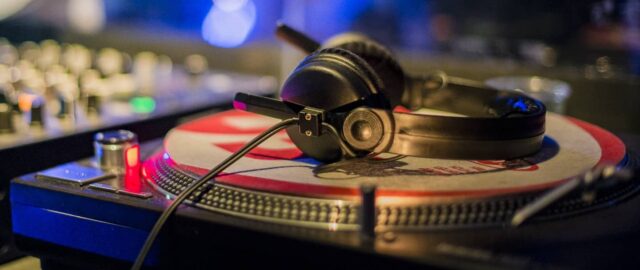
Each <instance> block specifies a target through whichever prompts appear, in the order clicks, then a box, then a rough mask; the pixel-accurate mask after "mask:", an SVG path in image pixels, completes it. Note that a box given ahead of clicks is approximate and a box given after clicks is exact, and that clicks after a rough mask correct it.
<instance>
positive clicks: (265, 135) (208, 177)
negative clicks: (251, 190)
mask: <svg viewBox="0 0 640 270" xmlns="http://www.w3.org/2000/svg"><path fill="white" fill-rule="evenodd" d="M296 123H298V118H290V119H286V120H283V121H281V122H279V123H277V124H275V125H273V126H272V127H271V128H269V129H268V130H266V131H264V132H262V133H261V134H260V135H258V136H257V137H255V138H253V139H252V140H251V141H250V142H248V143H247V144H246V145H245V146H243V147H242V148H241V149H240V150H238V151H237V152H235V153H233V154H232V155H230V156H229V157H227V158H226V159H225V160H224V161H222V162H221V163H220V164H218V165H217V166H216V167H214V168H213V169H211V170H210V171H209V172H208V173H207V174H205V175H204V176H202V177H201V178H200V179H198V181H195V182H193V183H192V184H191V185H189V187H187V188H186V189H185V190H184V191H182V193H180V195H179V196H178V197H176V198H175V199H174V200H173V202H172V203H171V205H169V207H168V208H166V209H165V210H164V211H163V212H162V215H160V217H159V218H158V220H157V221H156V223H155V224H154V225H153V228H152V229H151V232H149V235H148V236H147V239H146V240H145V242H144V245H143V246H142V248H141V249H140V253H138V256H137V257H136V260H135V262H134V264H133V266H132V267H131V269H132V270H139V269H140V268H142V265H143V264H144V261H145V258H146V257H147V254H148V253H149V250H151V247H152V246H153V242H155V240H156V238H157V237H158V234H159V233H160V230H162V227H163V226H164V224H165V223H166V222H167V220H168V219H169V217H170V216H171V214H173V212H174V211H175V210H176V209H177V208H178V206H180V204H182V202H183V201H184V200H186V199H187V198H188V197H189V195H191V193H193V192H194V191H195V190H196V189H198V188H199V187H200V186H202V185H204V184H205V183H207V182H209V181H212V182H211V184H212V185H215V179H214V177H216V176H217V175H218V174H220V173H221V172H222V171H224V170H225V169H226V168H227V167H229V166H231V165H232V164H234V163H235V162H236V161H238V160H239V159H240V158H242V157H243V156H244V155H246V154H247V153H249V151H251V150H253V148H255V147H257V146H258V145H260V144H262V143H263V142H264V141H265V140H267V139H269V138H271V137H272V136H273V135H275V134H276V133H278V131H280V130H282V129H284V128H286V127H289V126H291V125H294V124H296Z"/></svg>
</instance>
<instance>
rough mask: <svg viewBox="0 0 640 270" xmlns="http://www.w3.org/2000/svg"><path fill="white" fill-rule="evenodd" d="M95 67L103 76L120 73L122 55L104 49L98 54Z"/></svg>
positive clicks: (116, 51) (109, 49)
mask: <svg viewBox="0 0 640 270" xmlns="http://www.w3.org/2000/svg"><path fill="white" fill-rule="evenodd" d="M96 65H97V67H98V69H99V70H100V71H101V72H102V74H104V75H105V76H110V75H113V74H118V73H122V69H123V59H122V54H121V53H120V52H119V51H118V50H116V49H114V48H104V49H102V50H100V52H99V53H98V58H97V60H96Z"/></svg>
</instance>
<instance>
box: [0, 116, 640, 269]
mask: <svg viewBox="0 0 640 270" xmlns="http://www.w3.org/2000/svg"><path fill="white" fill-rule="evenodd" d="M430 113H433V112H430ZM275 121H276V120H273V119H270V118H266V117H264V116H259V115H256V114H251V113H247V112H243V111H237V110H231V111H225V112H221V113H217V114H213V115H210V116H206V117H203V118H200V119H197V120H194V121H191V122H187V123H184V124H182V125H180V126H177V127H175V128H174V129H173V130H171V131H170V133H169V134H168V135H167V136H166V137H165V138H164V139H163V141H162V142H156V143H149V144H144V145H142V147H141V148H140V150H141V151H140V152H141V153H142V156H141V157H142V160H143V161H142V162H141V163H137V162H134V161H137V159H135V158H134V159H133V161H131V160H127V161H126V163H127V164H128V165H131V166H133V167H132V168H140V171H141V174H135V173H133V174H132V173H123V174H120V175H119V176H115V174H112V173H111V172H110V171H105V170H101V169H99V168H98V167H96V161H95V160H83V161H79V162H74V163H70V164H65V165H61V166H59V167H57V168H53V169H50V170H46V171H42V172H39V173H36V174H30V175H26V176H24V177H21V178H18V179H15V180H14V181H13V182H12V187H11V188H12V191H11V192H12V198H11V201H12V209H13V222H14V232H15V234H16V237H17V244H18V246H19V247H20V248H22V249H23V250H26V251H28V252H29V253H31V254H34V255H36V256H39V257H41V259H42V262H43V267H45V268H52V269H55V268H56V267H70V266H73V267H91V268H94V269H95V268H110V269H111V268H114V267H116V268H127V267H130V265H131V263H132V261H133V260H134V259H135V256H136V254H137V252H138V251H139V249H140V247H141V246H142V243H143V241H144V239H145V237H146V235H147V233H148V231H149V230H150V228H151V227H152V225H153V222H154V221H155V220H156V219H157V217H158V215H159V213H160V212H161V211H162V210H163V209H164V208H165V207H166V205H168V203H169V202H170V200H171V199H172V198H174V197H175V196H176V195H177V194H179V193H180V191H182V190H184V189H185V188H186V187H187V186H188V185H189V184H190V183H192V182H193V181H196V180H197V179H198V178H199V177H200V176H202V175H203V174H205V173H206V172H207V171H208V169H209V168H211V167H213V166H214V165H216V164H218V163H220V162H221V161H222V160H223V159H224V158H226V157H227V156H229V155H230V154H231V153H233V152H235V151H237V150H238V149H239V148H241V147H242V146H243V145H244V144H245V143H246V142H248V141H249V140H251V139H252V138H253V137H255V136H256V135H257V134H259V133H260V132H262V131H264V130H266V129H267V128H268V127H269V126H271V125H272V124H273V123H274V122H275ZM96 147H99V141H98V143H97V144H96ZM636 163H637V161H636V156H635V155H634V154H632V153H629V152H628V151H627V150H626V149H625V145H624V143H623V142H622V141H621V140H620V139H618V138H617V137H616V136H615V135H613V134H611V133H610V132H608V131H606V130H604V129H602V128H600V127H598V126H595V125H592V124H589V123H587V122H584V121H581V120H578V119H574V118H571V117H566V116H560V115H557V114H553V113H548V114H547V117H546V135H545V137H544V140H543V143H542V148H541V150H540V151H538V152H537V153H536V154H533V155H529V156H526V157H523V158H518V159H511V160H468V159H467V160H452V159H436V158H419V157H408V156H400V155H389V154H383V155H379V156H376V157H367V158H361V159H351V160H346V161H340V162H337V163H331V164H323V163H320V162H318V161H316V160H315V159H311V158H308V157H306V156H305V155H303V154H302V153H301V152H300V150H298V149H297V148H296V147H295V146H294V144H293V143H292V142H291V140H290V139H289V137H287V135H286V134H285V133H284V131H283V132H280V133H278V134H276V135H275V136H273V137H272V138H270V139H268V140H267V141H266V142H264V143H263V144H262V145H261V146H259V147H258V148H256V149H254V150H253V151H252V152H250V153H249V154H248V155H247V156H245V158H243V159H240V160H239V161H238V162H237V163H236V164H234V165H232V166H231V167H229V168H228V169H227V170H225V171H224V173H223V174H221V175H220V176H219V177H217V179H216V184H215V185H211V184H210V185H205V186H204V187H202V188H200V189H199V190H198V191H196V192H195V193H194V194H192V195H191V196H190V198H189V199H188V202H187V203H186V204H187V205H185V206H183V207H181V208H180V209H178V211H177V213H176V215H175V216H173V217H172V218H171V219H170V220H169V222H168V223H167V228H166V230H164V231H163V233H161V234H160V237H159V242H158V243H157V245H155V246H154V248H153V249H152V250H151V253H150V254H149V257H148V258H147V261H146V263H147V264H146V265H147V266H148V267H159V268H171V267H178V266H179V267H181V268H184V267H195V268H202V267H204V266H208V267H210V266H212V265H216V264H222V265H230V264H229V263H231V265H235V266H238V267H260V266H263V265H265V264H269V265H273V266H275V267H283V268H293V267H295V268H300V267H302V268H312V269H315V268H326V267H334V268H349V267H375V268H379V267H408V268H410V267H425V266H431V267H446V268H470V267H471V268H509V269H513V268H603V267H622V266H628V265H636V264H638V263H640V261H639V259H638V257H637V256H634V255H633V253H634V249H633V248H632V247H633V246H636V245H637V244H636V243H637V241H638V238H639V237H640V232H638V228H639V227H638V225H639V222H640V215H639V214H637V211H635V209H636V208H637V207H638V206H639V204H640V200H639V199H638V196H635V195H636V192H637V190H638V182H637V179H631V180H624V177H616V176H612V177H608V175H607V174H606V173H604V172H603V171H592V169H594V168H601V167H602V166H603V165H615V166H617V167H618V168H623V169H625V168H626V169H634V168H636ZM131 166H129V167H131ZM137 166H140V167H137ZM125 167H126V168H129V167H127V166H125ZM607 168H610V167H607ZM69 171H72V172H77V173H69ZM585 172H588V173H587V174H585ZM587 178H588V179H592V180H594V179H597V180H598V181H601V182H602V183H605V184H603V185H597V186H596V187H592V188H587V187H577V186H575V185H574V186H573V187H572V188H571V189H568V190H567V191H566V192H564V193H563V195H562V196H559V197H558V198H556V200H554V201H553V203H551V204H550V205H548V206H546V207H543V208H541V209H539V210H540V211H539V212H537V213H535V214H533V215H531V216H530V217H528V218H527V219H526V220H525V221H524V222H523V223H522V224H519V226H513V225H512V219H513V218H514V216H515V215H516V213H517V212H518V211H521V210H522V209H523V208H525V207H526V206H530V205H531V204H532V203H535V202H536V201H539V200H540V198H542V197H544V196H548V194H550V192H556V193H557V192H558V190H559V189H563V188H565V189H566V187H567V185H568V183H575V181H576V179H578V180H580V181H582V180H584V179H587ZM618 178H619V179H618ZM612 179H614V180H615V179H618V180H616V181H614V180H612ZM620 179H623V180H620ZM371 187H375V189H374V190H372V189H371ZM372 194H373V195H374V196H373V197H372V196H371V195H372ZM545 194H546V195H545ZM248 252H250V253H248ZM223 263H224V264H223Z"/></svg>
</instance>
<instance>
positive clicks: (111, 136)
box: [93, 130, 140, 174]
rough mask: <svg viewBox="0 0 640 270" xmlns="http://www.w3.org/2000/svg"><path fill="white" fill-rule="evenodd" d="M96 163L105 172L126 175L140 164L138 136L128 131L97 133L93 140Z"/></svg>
mask: <svg viewBox="0 0 640 270" xmlns="http://www.w3.org/2000/svg"><path fill="white" fill-rule="evenodd" d="M93 146H94V152H95V158H96V162H97V163H98V165H99V166H100V168H101V169H103V170H108V171H110V172H113V173H118V174H121V173H125V172H126V170H127V169H128V168H130V167H136V166H138V164H139V162H140V152H139V150H140V146H139V145H138V136H136V134H135V133H133V132H131V131H128V130H116V131H107V132H100V133H97V134H96V136H95V137H94V140H93Z"/></svg>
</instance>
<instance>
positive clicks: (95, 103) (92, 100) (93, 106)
mask: <svg viewBox="0 0 640 270" xmlns="http://www.w3.org/2000/svg"><path fill="white" fill-rule="evenodd" d="M101 103H102V97H100V96H99V95H97V94H96V93H89V94H87V104H86V106H87V107H86V109H87V114H91V115H93V114H100V110H101V109H100V107H101V106H102V104H101Z"/></svg>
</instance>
